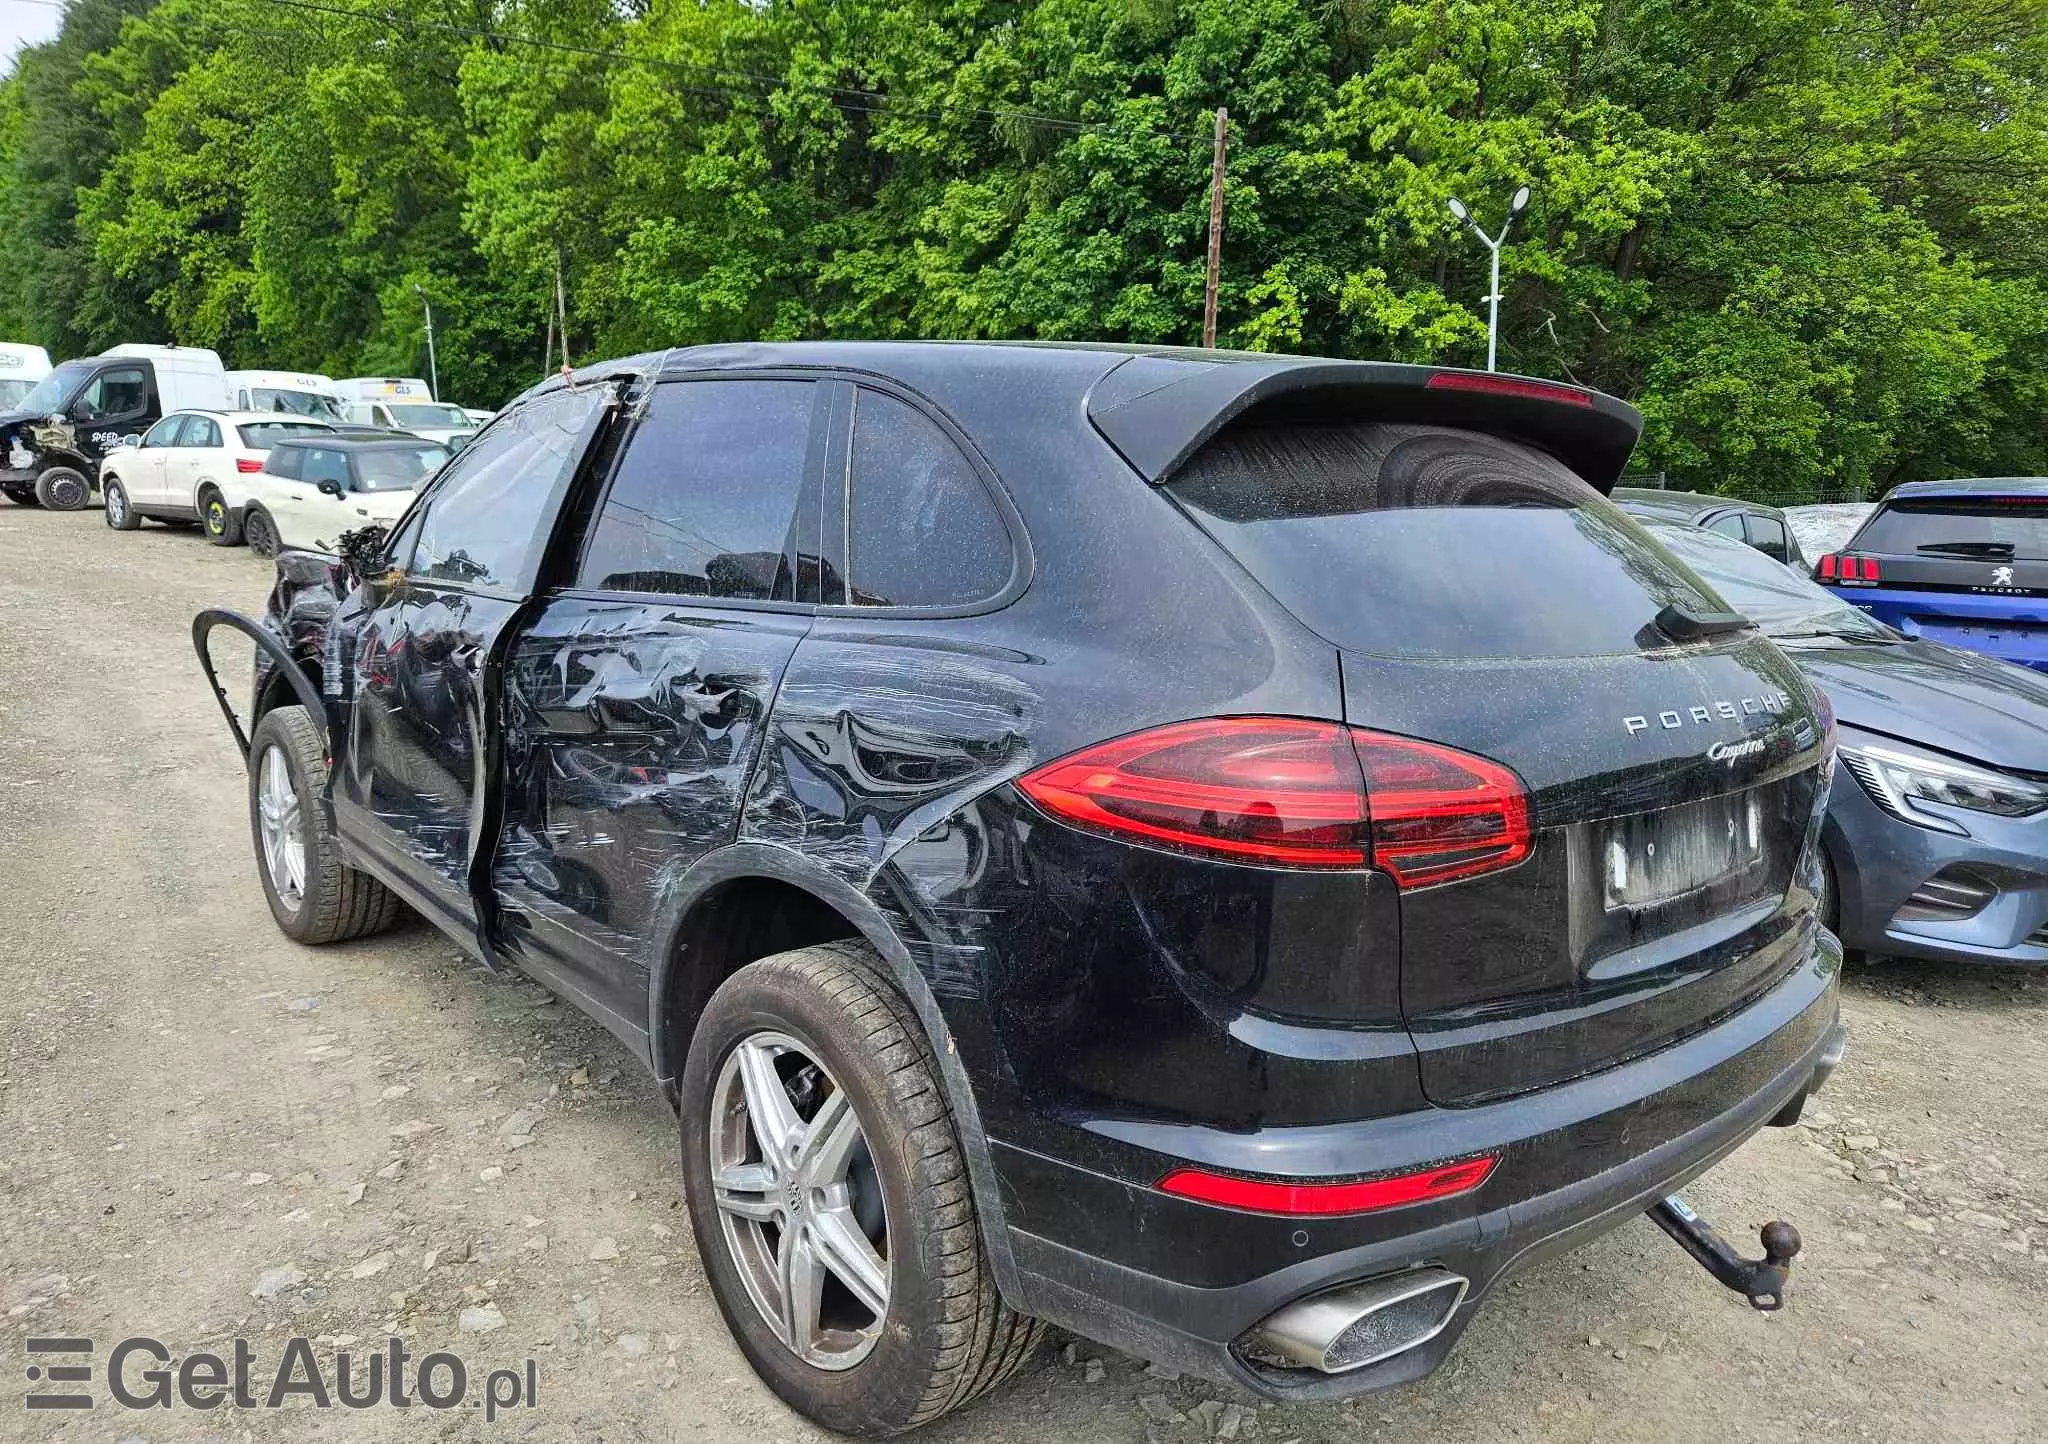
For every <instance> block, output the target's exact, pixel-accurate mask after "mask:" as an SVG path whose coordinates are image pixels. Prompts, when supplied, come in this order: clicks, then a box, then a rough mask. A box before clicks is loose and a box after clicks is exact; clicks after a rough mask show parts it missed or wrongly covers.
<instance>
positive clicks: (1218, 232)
mask: <svg viewBox="0 0 2048 1444" xmlns="http://www.w3.org/2000/svg"><path fill="white" fill-rule="evenodd" d="M1229 116H1230V113H1229V112H1228V111H1226V110H1225V109H1224V108H1223V107H1222V106H1220V105H1219V106H1217V107H1216V160H1215V163H1214V164H1213V165H1212V166H1211V167H1210V170H1209V281H1208V284H1207V285H1205V286H1204V287H1203V288H1202V344H1203V345H1204V346H1214V345H1215V344H1216V282H1217V279H1218V277H1219V275H1220V274H1221V272H1222V270H1223V145H1224V136H1225V134H1226V132H1227V127H1228V124H1229Z"/></svg>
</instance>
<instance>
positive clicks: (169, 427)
mask: <svg viewBox="0 0 2048 1444" xmlns="http://www.w3.org/2000/svg"><path fill="white" fill-rule="evenodd" d="M184 429H185V418H184V417H183V416H182V415H179V416H166V417H165V418H164V419H163V420H161V421H159V422H158V423H157V424H156V425H154V426H152V427H150V428H149V430H147V431H145V432H143V433H142V444H143V445H144V446H175V445H177V442H178V433H179V432H180V431H183V430H184Z"/></svg>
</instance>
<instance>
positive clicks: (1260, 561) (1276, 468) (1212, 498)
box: [1167, 423, 1723, 658]
mask: <svg viewBox="0 0 2048 1444" xmlns="http://www.w3.org/2000/svg"><path fill="white" fill-rule="evenodd" d="M1167 490H1168V491H1169V492H1170V493H1171V494H1172V495H1173V496H1174V498H1175V499H1176V500H1178V501H1179V502H1180V503H1181V505H1182V506H1183V507H1185V508H1186V509H1187V511H1188V513H1189V514H1190V515H1191V516H1193V518H1194V519H1195V521H1196V522H1197V523H1199V524H1200V525H1201V527H1202V529H1203V530H1204V531H1206V532H1207V533H1208V534H1209V535H1210V536H1211V537H1213V538H1215V540H1216V541H1217V542H1219V543H1221V544H1222V545H1223V546H1224V547H1225V548H1226V549H1227V550H1228V551H1229V552H1230V553H1231V554H1232V555H1233V556H1235V557H1236V558H1237V559H1238V560H1239V561H1240V562H1241V563H1243V564H1244V566H1245V568H1246V569H1247V570H1248V571H1250V572H1251V573H1252V575H1253V576H1255V577H1257V578H1258V579H1259V581H1260V582H1261V583H1262V584H1263V585H1264V586H1265V587H1266V589H1267V590H1269V591H1270V592H1272V593H1273V595H1274V596H1275V597H1277V598H1278V599H1279V600H1280V602H1281V603H1282V604H1283V605H1285V606H1286V607H1287V608H1288V609H1289V610H1290V611H1292V612H1293V613H1294V614H1295V615H1296V616H1298V617H1300V618H1301V619H1302V621H1304V622H1306V623H1307V624H1308V625H1309V626H1310V627H1312V628H1314V629H1315V630H1316V631H1317V632H1319V633H1321V634H1322V635H1323V636H1324V637H1327V638H1328V639H1329V640H1330V641H1332V642H1335V643H1336V644H1337V645H1339V646H1341V647H1347V648H1350V649H1352V650H1355V651H1361V652H1374V653H1378V654H1381V655H1386V656H1407V657H1463V658H1473V657H1571V656H1592V655H1598V654H1606V653H1625V652H1632V651H1636V650H1638V649H1640V648H1641V647H1643V646H1645V645H1650V646H1659V645H1667V643H1666V642H1665V641H1664V639H1663V637H1662V636H1661V634H1659V633H1657V632H1656V630H1655V628H1654V626H1653V625H1652V624H1653V623H1654V621H1655V619H1656V616H1657V614H1658V613H1659V612H1660V611H1662V610H1663V609H1664V608H1665V607H1666V606H1673V605H1675V606H1679V607H1682V608H1686V609H1689V610H1692V611H1696V612H1698V611H1720V610H1723V606H1722V603H1721V601H1720V599H1719V598H1718V597H1716V596H1715V595H1714V593H1713V591H1712V590H1711V589H1710V588H1709V587H1708V586H1707V585H1706V584H1705V583H1704V582H1701V581H1700V580H1699V579H1698V578H1697V577H1695V576H1693V575H1692V573H1690V572H1689V571H1687V570H1686V569H1685V567H1684V566H1683V564H1682V563H1680V562H1678V561H1677V560H1676V559H1675V558H1674V557H1672V556H1671V555H1670V553H1668V552H1666V551H1664V550H1663V549H1662V548H1661V547H1659V546H1657V545H1656V543H1655V542H1653V541H1652V540H1651V539H1650V537H1649V535H1648V533H1646V532H1645V531H1644V530H1643V529H1642V528H1641V527H1640V526H1639V525H1638V524H1637V523H1636V522H1635V521H1634V520H1633V519H1632V518H1630V517H1628V516H1625V515H1624V514H1623V513H1622V512H1621V510H1620V509H1619V508H1617V507H1616V506H1615V505H1614V504H1613V503H1612V502H1610V501H1608V500H1607V499H1606V498H1605V497H1603V496H1601V495H1600V494H1599V493H1598V492H1596V491H1594V490H1593V489H1592V488H1591V487H1590V486H1588V485H1586V483H1585V482H1583V481H1581V480H1580V479H1579V478H1578V477H1577V476H1575V475H1574V474H1573V473H1572V472H1571V471H1569V470H1568V469H1567V468H1566V467H1565V466H1564V465H1563V464H1562V463H1560V462H1557V461H1555V460H1553V459H1552V458H1550V457H1548V456H1545V455H1544V454H1543V453H1541V452H1538V451H1535V450H1533V449H1531V448H1529V447H1526V446H1521V445H1518V444H1516V443H1514V442H1510V441H1503V440H1499V439H1497V438H1494V437H1490V436H1484V435H1481V434H1479V433H1477V432H1470V431H1458V430H1452V429H1450V428H1447V427H1434V426H1404V425H1392V424H1387V423H1370V424H1358V425H1342V426H1314V425H1301V424H1296V423H1291V424H1288V425H1284V426H1280V425H1275V426H1260V425H1243V424H1240V425H1239V426H1237V427H1234V428H1232V429H1230V430H1228V431H1225V432H1224V433H1223V434H1222V435H1221V436H1219V437H1218V438H1217V439H1216V440H1214V441H1212V442H1210V443H1209V445H1208V446H1206V447H1205V448H1203V450H1202V451H1200V452H1199V453H1197V454H1196V456H1195V457H1194V458H1193V459H1192V460H1191V461H1190V462H1189V463H1188V465H1187V467H1186V468H1185V470H1183V471H1182V472H1181V474H1180V475H1179V476H1178V477H1176V478H1175V479H1174V480H1173V481H1172V482H1171V483H1170V484H1169V486H1168V487H1167Z"/></svg>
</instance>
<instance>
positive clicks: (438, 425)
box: [348, 401, 477, 450]
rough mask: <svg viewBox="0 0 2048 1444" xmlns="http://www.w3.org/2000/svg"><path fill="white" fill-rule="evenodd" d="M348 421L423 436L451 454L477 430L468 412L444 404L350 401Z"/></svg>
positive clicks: (441, 402) (439, 402)
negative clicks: (438, 443)
mask: <svg viewBox="0 0 2048 1444" xmlns="http://www.w3.org/2000/svg"><path fill="white" fill-rule="evenodd" d="M348 419H349V420H350V421H353V422H355V423H357V424H358V425H361V426H382V427H384V428H386V429H387V430H391V431H403V432H407V433H409V434H411V435H413V436H423V437H425V438H426V439H427V440H429V441H438V442H441V443H442V444H444V445H445V446H447V447H449V448H450V449H451V450H453V449H456V448H459V447H460V446H462V444H463V443H464V442H466V441H468V440H469V438H470V437H471V436H474V435H475V434H476V429H477V423H476V422H474V421H472V420H470V419H469V413H468V412H467V411H464V410H463V409H462V408H461V407H460V406H455V405H451V404H450V403H448V402H446V401H351V402H350V403H349V405H348Z"/></svg>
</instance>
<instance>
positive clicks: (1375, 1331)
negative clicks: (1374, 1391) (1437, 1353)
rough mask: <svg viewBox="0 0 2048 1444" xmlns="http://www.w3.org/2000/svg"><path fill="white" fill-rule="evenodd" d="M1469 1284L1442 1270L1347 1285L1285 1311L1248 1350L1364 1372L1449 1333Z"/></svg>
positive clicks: (1284, 1360) (1282, 1363)
mask: <svg viewBox="0 0 2048 1444" xmlns="http://www.w3.org/2000/svg"><path fill="white" fill-rule="evenodd" d="M1469 1286H1470V1285H1469V1284H1468V1283H1467V1281H1466V1280H1465V1279H1464V1278H1462V1277H1461V1276H1459V1275H1457V1274H1454V1273H1452V1272H1450V1271H1449V1270H1448V1269H1440V1268H1424V1269H1412V1270H1410V1271H1409V1272H1407V1273H1402V1274H1394V1275H1391V1276H1389V1277H1387V1278H1381V1279H1367V1280H1366V1281H1365V1282H1363V1283H1356V1284H1348V1285H1346V1286H1345V1287H1343V1288H1340V1289H1332V1290H1331V1291H1330V1292H1328V1293H1324V1294H1316V1295H1314V1296H1312V1297H1310V1298H1306V1299H1298V1300H1296V1301H1295V1302H1294V1303H1291V1304H1289V1305H1288V1306H1287V1307H1286V1308H1284V1309H1281V1310H1280V1311H1279V1312H1278V1313H1276V1314H1274V1315H1273V1316H1272V1317H1271V1318H1269V1319H1267V1320H1266V1321H1265V1322H1264V1323H1262V1324H1259V1325H1258V1326H1257V1327H1255V1328H1254V1329H1252V1331H1251V1332H1250V1333H1249V1334H1247V1335H1246V1336H1245V1351H1246V1353H1247V1354H1249V1355H1250V1356H1252V1357H1253V1358H1254V1359H1256V1360H1257V1361H1259V1362H1261V1363H1266V1364H1272V1365H1277V1366H1279V1367H1281V1368H1291V1369H1315V1370H1317V1371H1319V1372H1321V1373H1325V1374H1343V1373H1348V1372H1350V1371H1351V1370H1353V1369H1363V1368H1364V1367H1365V1366H1366V1365H1368V1364H1377V1363H1379V1362H1380V1361H1381V1360H1382V1359H1391V1358H1392V1357H1393V1356H1394V1355H1396V1354H1402V1353H1406V1352H1407V1351H1408V1350H1410V1349H1412V1348H1414V1347H1416V1346H1417V1345H1418V1344H1426V1343H1428V1342H1429V1341H1430V1340H1431V1339H1433V1338H1435V1337H1436V1336H1437V1335H1438V1334H1440V1333H1442V1332H1443V1331H1444V1329H1445V1328H1446V1327H1447V1326H1448V1325H1449V1324H1450V1322H1451V1316H1452V1315H1454V1314H1455V1313H1457V1311H1458V1305H1459V1304H1461V1303H1463V1302H1464V1300H1465V1291H1466V1289H1467V1288H1468V1287H1469Z"/></svg>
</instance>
